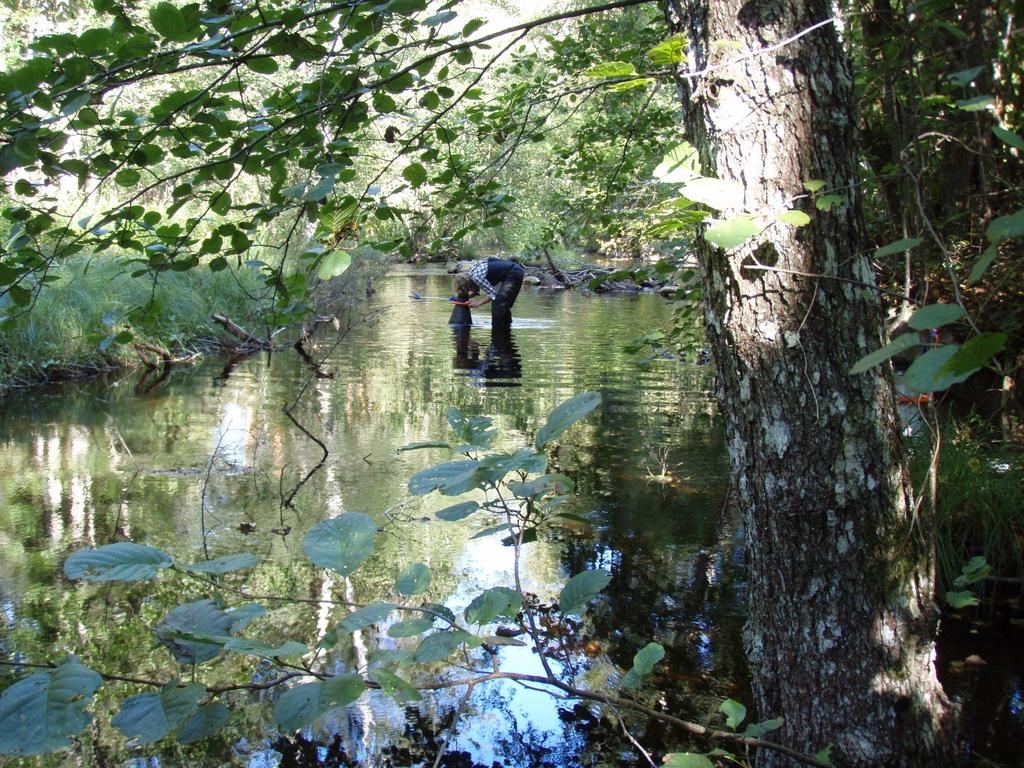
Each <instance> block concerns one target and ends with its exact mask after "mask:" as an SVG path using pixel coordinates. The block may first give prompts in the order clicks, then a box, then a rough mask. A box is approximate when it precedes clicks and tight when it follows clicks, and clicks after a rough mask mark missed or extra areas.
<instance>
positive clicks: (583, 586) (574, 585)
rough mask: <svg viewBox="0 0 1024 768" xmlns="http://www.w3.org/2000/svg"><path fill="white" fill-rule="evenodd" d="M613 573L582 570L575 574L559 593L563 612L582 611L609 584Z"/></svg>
mask: <svg viewBox="0 0 1024 768" xmlns="http://www.w3.org/2000/svg"><path fill="white" fill-rule="evenodd" d="M611 578H612V577H611V574H610V573H608V572H607V571H601V570H591V571H581V572H580V573H577V574H576V575H575V576H573V577H572V578H571V579H569V581H567V582H566V584H565V586H564V587H562V591H561V593H560V594H559V595H558V607H559V608H560V609H561V610H562V613H565V614H570V613H581V612H582V611H583V609H584V607H585V606H586V604H587V603H589V602H590V601H591V600H593V599H594V598H595V597H597V595H598V594H599V593H600V592H601V590H602V589H604V588H605V587H606V586H608V582H609V581H611Z"/></svg>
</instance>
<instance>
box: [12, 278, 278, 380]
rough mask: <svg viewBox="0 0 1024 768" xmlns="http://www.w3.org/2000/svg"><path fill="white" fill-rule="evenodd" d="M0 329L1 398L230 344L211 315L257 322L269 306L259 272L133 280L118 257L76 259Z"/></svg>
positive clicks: (251, 322) (13, 313)
mask: <svg viewBox="0 0 1024 768" xmlns="http://www.w3.org/2000/svg"><path fill="white" fill-rule="evenodd" d="M51 274H52V276H53V277H54V278H55V279H54V280H53V281H52V282H50V283H48V284H47V285H46V286H45V287H44V289H43V290H41V291H39V293H38V295H37V296H36V297H35V301H34V304H33V305H31V306H30V307H25V308H24V309H23V310H19V309H18V308H16V307H13V306H8V307H6V311H5V312H4V314H5V315H6V316H7V318H8V320H7V323H6V324H5V326H4V327H3V330H2V331H0V393H2V392H3V391H5V390H9V389H13V388H21V387H26V386H33V385H37V384H46V383H53V382H58V381H66V380H71V379H78V378H82V377H85V376H93V375H97V374H101V373H107V372H111V371H116V370H119V369H124V368H135V367H139V366H143V365H146V364H147V363H154V362H159V363H162V362H164V361H165V360H166V359H168V358H169V359H171V360H185V359H190V358H195V357H196V356H198V355H200V354H203V353H206V352H209V351H210V350H211V349H215V348H219V347H221V346H222V341H221V339H220V338H219V337H218V334H217V333H216V331H215V329H214V328H215V327H214V325H213V323H212V321H211V319H210V318H211V315H212V314H213V313H215V312H228V313H229V314H231V316H232V317H233V319H236V320H237V321H238V322H239V323H241V324H243V325H245V324H254V323H256V322H257V321H258V318H259V311H260V308H261V306H262V305H264V304H265V302H261V301H260V300H259V295H260V291H261V290H265V288H264V287H263V285H262V280H261V278H260V277H259V275H258V274H257V273H256V272H255V270H240V271H232V270H223V271H221V272H213V271H210V270H206V269H193V270H189V271H187V272H170V273H165V274H163V275H161V276H160V278H159V280H154V279H152V277H151V276H148V275H147V276H144V277H143V276H139V277H134V276H132V275H131V274H129V270H128V267H127V266H126V265H125V264H123V263H121V262H118V261H115V260H100V259H93V258H76V259H72V260H69V261H68V262H66V263H63V264H61V265H60V266H59V267H55V268H54V269H53V270H52V272H51Z"/></svg>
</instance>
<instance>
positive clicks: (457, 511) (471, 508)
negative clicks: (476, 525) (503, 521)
mask: <svg viewBox="0 0 1024 768" xmlns="http://www.w3.org/2000/svg"><path fill="white" fill-rule="evenodd" d="M478 509H480V505H479V504H478V503H477V502H475V501H462V502H459V503H458V504H453V505H452V506H450V507H445V508H444V509H441V510H438V511H437V512H436V513H435V515H436V516H437V519H438V520H444V521H445V522H449V523H454V522H455V521H457V520H462V519H463V518H465V517H469V516H470V515H471V514H473V513H474V512H476V511H477V510H478Z"/></svg>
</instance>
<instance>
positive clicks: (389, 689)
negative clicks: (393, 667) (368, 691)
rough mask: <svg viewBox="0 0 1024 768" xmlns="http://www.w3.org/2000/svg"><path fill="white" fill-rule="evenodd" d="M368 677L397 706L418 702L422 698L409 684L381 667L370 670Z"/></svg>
mask: <svg viewBox="0 0 1024 768" xmlns="http://www.w3.org/2000/svg"><path fill="white" fill-rule="evenodd" d="M370 677H371V678H372V679H373V680H374V681H375V682H376V683H377V684H378V685H379V686H380V687H381V690H382V691H384V693H386V694H387V695H388V696H390V697H391V698H393V699H394V700H395V701H397V702H398V703H399V704H405V703H406V702H408V701H419V700H420V699H422V698H423V696H422V695H421V694H420V692H419V691H417V690H416V689H415V688H413V687H412V686H411V685H410V684H409V683H407V682H406V681H405V680H403V679H402V678H400V677H399V676H398V675H396V674H395V673H394V672H391V671H389V670H387V669H384V668H383V667H377V668H376V669H371V670H370Z"/></svg>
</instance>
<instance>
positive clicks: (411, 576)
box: [395, 563, 430, 597]
mask: <svg viewBox="0 0 1024 768" xmlns="http://www.w3.org/2000/svg"><path fill="white" fill-rule="evenodd" d="M429 586H430V568H429V567H427V566H426V565H425V564H424V563H416V564H415V565H410V566H409V567H408V568H406V569H405V570H404V571H402V573H401V575H400V576H399V577H398V580H397V581H395V589H396V590H397V591H398V594H400V595H405V596H406V597H409V596H411V595H419V594H422V593H423V592H426V591H427V587H429Z"/></svg>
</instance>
